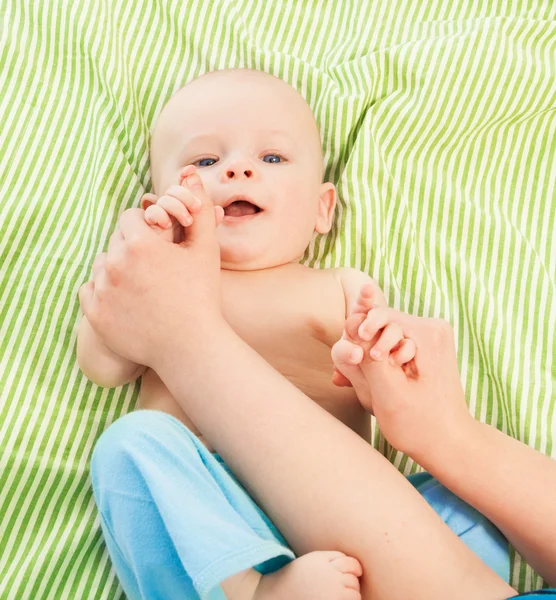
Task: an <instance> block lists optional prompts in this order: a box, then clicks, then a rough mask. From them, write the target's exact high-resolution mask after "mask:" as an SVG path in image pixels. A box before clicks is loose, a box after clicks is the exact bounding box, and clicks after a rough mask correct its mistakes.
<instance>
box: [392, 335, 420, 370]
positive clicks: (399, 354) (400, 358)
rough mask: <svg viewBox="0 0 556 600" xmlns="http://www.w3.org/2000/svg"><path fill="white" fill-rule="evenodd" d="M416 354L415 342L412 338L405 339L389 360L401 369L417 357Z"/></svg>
mask: <svg viewBox="0 0 556 600" xmlns="http://www.w3.org/2000/svg"><path fill="white" fill-rule="evenodd" d="M415 352H416V347H415V342H414V341H413V340H412V339H410V338H404V339H403V340H402V341H401V342H400V344H399V346H398V348H396V349H395V350H393V351H392V352H390V357H389V359H390V362H391V363H392V364H394V365H396V366H398V367H401V366H402V365H403V364H405V363H408V362H409V361H410V360H411V359H412V358H414V357H415Z"/></svg>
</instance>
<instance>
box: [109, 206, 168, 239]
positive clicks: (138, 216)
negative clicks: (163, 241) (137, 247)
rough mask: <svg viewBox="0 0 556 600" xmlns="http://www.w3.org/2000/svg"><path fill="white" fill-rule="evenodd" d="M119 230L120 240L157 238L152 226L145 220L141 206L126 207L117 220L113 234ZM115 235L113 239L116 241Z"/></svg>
mask: <svg viewBox="0 0 556 600" xmlns="http://www.w3.org/2000/svg"><path fill="white" fill-rule="evenodd" d="M117 231H119V232H120V233H121V235H122V238H121V239H122V240H125V241H133V240H135V239H145V238H146V239H150V240H158V239H159V238H158V235H157V234H156V233H155V232H154V230H153V229H152V227H151V226H150V225H149V224H148V223H147V222H146V221H145V211H144V210H143V209H142V208H128V209H127V210H126V211H124V212H123V213H122V214H121V215H120V218H119V220H118V227H117V228H116V230H115V232H114V234H115V233H116V232H117ZM118 239H120V238H118V237H117V236H116V238H115V241H116V242H117V241H118Z"/></svg>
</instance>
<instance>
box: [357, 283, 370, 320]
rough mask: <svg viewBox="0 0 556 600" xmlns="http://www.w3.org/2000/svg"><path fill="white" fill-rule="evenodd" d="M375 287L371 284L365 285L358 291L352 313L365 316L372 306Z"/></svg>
mask: <svg viewBox="0 0 556 600" xmlns="http://www.w3.org/2000/svg"><path fill="white" fill-rule="evenodd" d="M374 297H375V286H374V285H373V284H372V283H366V284H365V285H364V286H363V287H362V288H361V289H360V290H359V296H357V302H356V303H355V308H354V309H353V314H354V313H365V314H367V313H368V312H369V310H370V309H371V308H373V306H374V301H373V300H374Z"/></svg>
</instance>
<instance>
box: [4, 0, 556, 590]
mask: <svg viewBox="0 0 556 600" xmlns="http://www.w3.org/2000/svg"><path fill="white" fill-rule="evenodd" d="M234 66H247V67H252V68H258V69H262V70H265V71H268V72H271V73H273V74H275V75H278V76H280V77H282V78H284V79H285V80H286V81H288V82H289V83H291V84H292V85H294V86H295V87H296V88H297V89H299V90H300V91H301V92H302V93H303V95H304V96H305V97H306V98H307V100H308V102H309V103H310V105H311V107H312V108H313V110H314V112H315V115H316V117H317V120H318V122H319V125H320V127H321V130H322V137H323V144H324V149H325V160H326V176H327V178H329V179H330V180H332V181H334V182H335V183H336V184H337V185H338V189H339V195H340V204H339V207H338V212H337V221H336V226H335V228H334V230H333V232H332V233H331V234H330V235H329V236H328V237H326V238H324V237H320V238H315V240H314V241H313V243H312V244H311V246H310V248H309V250H308V251H307V254H306V256H305V261H306V264H308V265H312V266H315V267H331V266H340V265H349V266H353V267H357V268H360V269H363V270H365V271H367V272H369V273H370V274H372V275H373V276H374V277H375V278H376V279H377V280H378V281H379V282H380V284H381V285H382V286H383V288H384V290H385V293H386V295H387V297H388V299H389V301H390V303H391V304H392V305H393V306H395V307H398V308H401V309H403V310H406V311H409V312H414V313H418V314H422V315H428V316H442V317H445V318H447V319H448V320H450V321H451V322H452V324H453V325H454V328H455V333H456V338H457V346H458V359H459V363H460V366H461V372H462V378H463V382H464V385H465V388H466V391H467V395H468V398H469V404H470V409H471V411H472V412H473V413H474V414H475V415H476V416H477V417H478V418H480V419H482V420H484V421H486V422H488V423H491V424H494V425H496V426H497V427H498V428H500V429H501V430H502V431H505V432H507V433H508V434H510V435H512V436H514V437H516V438H518V439H520V440H523V441H524V442H525V443H527V444H530V445H531V446H533V447H535V448H537V449H538V450H541V451H542V452H545V453H547V454H549V455H552V456H556V450H555V448H554V432H555V416H554V408H555V405H556V392H555V389H556V388H555V380H556V363H555V360H554V357H555V347H554V331H555V330H556V305H555V300H554V298H555V297H556V284H555V276H556V246H555V241H554V239H555V232H554V229H555V206H556V200H555V185H556V142H555V140H556V5H555V4H554V2H553V0H546V1H542V0H538V1H534V0H513V1H511V2H510V1H507V2H506V1H502V0H498V1H496V2H495V1H494V0H483V1H481V2H475V1H473V0H462V1H461V2H453V1H452V0H445V1H441V0H422V1H420V2H407V1H405V0H389V1H387V2H384V1H381V0H358V1H355V0H351V1H350V0H336V1H330V2H320V1H318V0H286V1H284V2H280V3H276V2H262V1H259V0H211V2H204V1H200V0H185V1H184V0H158V1H157V2H154V1H152V0H134V1H132V2H131V1H126V0H97V1H95V2H89V1H86V0H72V1H67V0H41V1H40V2H37V1H35V0H0V192H1V193H0V199H1V200H0V599H2V600H21V599H33V600H37V599H46V598H48V599H56V600H58V599H65V598H67V599H75V598H94V599H101V598H102V599H110V600H112V599H114V598H121V597H123V594H122V592H121V589H120V587H119V586H118V583H117V580H116V578H115V576H114V573H113V571H112V570H111V568H110V563H109V558H108V555H107V553H106V550H105V547H104V545H103V541H102V538H101V534H100V529H99V521H98V518H97V515H96V511H95V506H94V503H93V499H92V495H91V485H90V481H89V477H88V467H89V460H90V456H91V451H92V448H93V445H94V443H95V440H96V439H97V438H98V436H99V435H100V434H101V432H102V431H103V430H104V429H105V428H106V427H107V426H108V425H109V424H110V423H111V422H112V421H114V420H115V419H116V418H118V417H119V416H120V415H122V414H123V413H126V412H128V411H130V410H132V409H133V407H134V403H135V400H136V397H137V386H136V385H130V386H124V387H121V388H117V389H112V390H107V389H100V388H98V387H96V386H95V385H93V384H92V383H90V382H89V381H87V380H86V379H85V378H84V377H83V376H82V374H81V373H80V371H79V369H78V367H77V365H76V359H75V342H76V327H77V324H78V322H79V319H80V317H81V313H80V310H79V303H78V297H77V291H78V288H79V286H80V285H81V284H82V283H83V282H84V281H86V280H87V279H88V278H89V275H90V270H91V265H92V261H93V259H94V257H95V256H96V255H97V254H98V253H99V252H101V251H104V250H105V249H106V245H107V240H108V237H109V235H110V233H111V231H112V230H113V228H114V226H115V224H116V222H117V218H118V215H119V214H121V212H122V211H123V210H125V209H126V208H129V207H131V206H137V205H138V201H139V198H140V196H141V195H142V193H143V192H144V191H145V190H149V189H150V179H149V172H148V151H147V148H148V142H149V130H150V128H151V126H152V124H153V122H154V120H155V118H156V116H157V114H158V113H159V111H160V110H161V108H162V106H163V105H164V103H165V102H166V100H167V99H168V98H169V97H170V96H171V94H172V93H173V92H174V91H175V90H176V89H178V88H179V87H181V86H182V85H183V84H184V83H185V82H187V81H189V80H190V79H192V78H193V77H195V76H197V75H199V74H201V73H204V72H206V71H208V70H214V69H219V68H226V67H234ZM375 443H376V446H377V447H378V448H380V449H381V450H382V451H383V452H384V453H385V454H386V455H387V456H388V457H389V458H390V460H391V461H392V462H393V463H394V464H395V465H396V466H397V467H398V468H399V469H400V470H401V471H403V472H404V473H408V472H410V471H412V470H415V468H416V467H415V466H414V465H412V464H411V462H410V461H408V460H407V459H406V458H404V457H403V456H401V455H399V454H397V453H396V452H395V451H392V450H391V449H390V448H389V447H388V446H387V445H386V444H385V443H384V441H383V440H382V438H381V436H380V432H378V431H377V432H376V435H375ZM485 484H486V485H487V484H488V482H485ZM524 485H526V482H524ZM377 493H380V491H379V490H377ZM512 581H513V584H514V585H515V586H516V587H519V589H520V590H528V589H531V588H534V587H536V586H539V585H541V581H540V580H539V578H538V577H537V576H536V575H535V574H534V573H533V572H532V571H531V570H530V569H529V568H527V567H526V566H525V565H524V564H523V563H522V562H521V561H520V559H519V557H517V556H514V560H513V569H512Z"/></svg>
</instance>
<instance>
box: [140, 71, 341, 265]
mask: <svg viewBox="0 0 556 600" xmlns="http://www.w3.org/2000/svg"><path fill="white" fill-rule="evenodd" d="M188 164H193V165H195V166H196V167H197V172H198V173H199V175H200V177H201V179H202V180H203V184H204V187H205V189H206V191H207V193H208V195H209V196H210V198H211V199H212V201H213V203H214V204H215V205H217V204H218V205H220V206H223V207H224V212H225V217H224V221H223V222H222V224H221V225H220V226H219V227H218V230H217V236H218V241H219V243H220V251H221V259H222V268H224V269H233V270H255V269H264V268H268V267H274V266H279V265H282V264H286V263H289V262H297V261H299V259H300V258H301V257H302V256H303V253H304V251H305V249H306V248H307V246H308V245H309V243H310V241H311V238H312V235H313V232H314V231H317V232H318V233H326V232H328V231H329V230H330V227H331V224H332V215H333V211H334V206H335V202H336V190H335V188H334V185H333V184H332V183H323V182H322V179H323V156H322V148H321V141H320V136H319V132H318V127H317V124H316V122H315V119H314V116H313V114H312V112H311V109H310V108H309V106H308V105H307V103H306V102H305V100H304V98H303V97H302V96H301V95H300V94H299V93H298V92H297V91H296V90H295V89H294V88H292V87H291V86H289V85H288V84H287V83H285V82H284V81H282V80H281V79H278V78H276V77H274V76H272V75H269V74H267V73H263V72H261V71H253V70H249V69H231V70H224V71H214V72H211V73H208V74H206V75H203V76H202V77H199V78H198V79H195V80H194V81H192V82H190V83H189V84H187V85H186V86H184V87H183V88H181V89H180V90H179V91H178V92H177V93H176V94H174V96H173V97H172V98H171V99H170V101H169V102H168V104H166V106H165V107H164V109H163V110H162V113H161V114H160V116H159V118H158V120H157V122H156V126H155V128H154V131H153V135H152V142H151V174H152V182H153V191H154V193H155V194H157V195H159V196H161V195H163V194H164V193H165V192H166V190H167V189H168V188H169V187H170V186H171V185H176V184H179V183H180V176H179V173H180V170H181V169H182V168H183V167H184V166H186V165H188ZM242 199H243V200H242Z"/></svg>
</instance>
